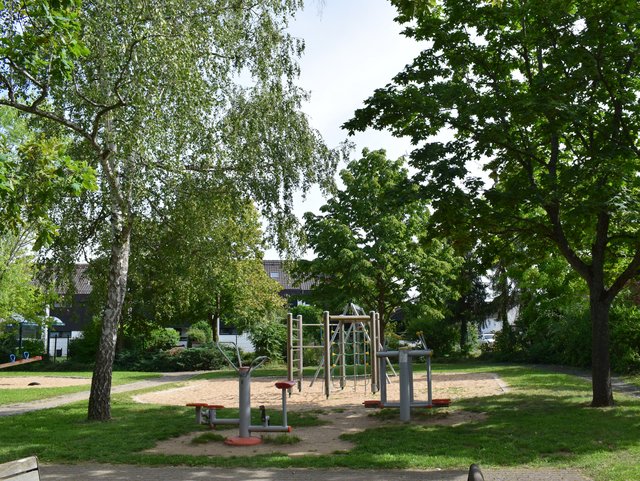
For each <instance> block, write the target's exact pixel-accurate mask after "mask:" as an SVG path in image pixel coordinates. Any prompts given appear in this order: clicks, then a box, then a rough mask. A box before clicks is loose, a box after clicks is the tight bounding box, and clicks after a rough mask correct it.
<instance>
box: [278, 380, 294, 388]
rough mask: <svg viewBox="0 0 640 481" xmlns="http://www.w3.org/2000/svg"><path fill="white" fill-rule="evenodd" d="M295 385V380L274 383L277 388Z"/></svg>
mask: <svg viewBox="0 0 640 481" xmlns="http://www.w3.org/2000/svg"><path fill="white" fill-rule="evenodd" d="M295 385H296V381H280V382H277V383H276V387H277V388H278V389H291V388H293V386H295Z"/></svg>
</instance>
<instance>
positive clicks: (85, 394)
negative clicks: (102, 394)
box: [0, 371, 202, 416]
mask: <svg viewBox="0 0 640 481" xmlns="http://www.w3.org/2000/svg"><path fill="white" fill-rule="evenodd" d="M197 374H202V371H199V372H171V373H164V374H162V376H161V377H158V378H154V379H148V380H146V381H138V382H132V383H129V384H122V385H120V386H114V387H112V388H111V393H112V394H115V393H120V392H127V391H137V390H139V389H147V388H150V387H155V386H159V385H161V384H167V383H172V382H181V381H187V380H189V379H190V378H192V377H193V376H195V375H197ZM87 399H89V391H81V392H76V393H72V394H64V395H62V396H56V397H53V398H49V399H42V400H39V401H32V402H28V403H21V404H7V405H5V406H0V416H15V415H16V414H24V413H28V412H31V411H39V410H42V409H50V408H56V407H59V406H63V405H65V404H70V403H73V402H76V401H85V400H87Z"/></svg>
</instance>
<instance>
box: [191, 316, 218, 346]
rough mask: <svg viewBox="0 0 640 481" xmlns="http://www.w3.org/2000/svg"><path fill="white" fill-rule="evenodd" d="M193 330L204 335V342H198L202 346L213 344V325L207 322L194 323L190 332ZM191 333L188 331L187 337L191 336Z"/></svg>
mask: <svg viewBox="0 0 640 481" xmlns="http://www.w3.org/2000/svg"><path fill="white" fill-rule="evenodd" d="M191 329H197V330H199V331H201V332H203V333H204V340H202V341H198V342H200V343H201V344H206V343H209V342H213V329H212V328H211V324H209V323H208V322H207V321H198V322H194V323H193V324H191V327H190V328H189V331H190V330H191ZM189 331H187V336H189ZM189 337H190V336H189Z"/></svg>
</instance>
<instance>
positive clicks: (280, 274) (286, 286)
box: [262, 260, 313, 291]
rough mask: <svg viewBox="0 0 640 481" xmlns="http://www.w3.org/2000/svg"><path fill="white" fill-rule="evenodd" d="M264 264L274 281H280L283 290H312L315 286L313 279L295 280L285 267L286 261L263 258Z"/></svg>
mask: <svg viewBox="0 0 640 481" xmlns="http://www.w3.org/2000/svg"><path fill="white" fill-rule="evenodd" d="M262 264H263V265H264V270H265V271H266V272H267V275H268V276H269V277H271V279H273V280H274V281H278V283H279V284H280V285H281V286H282V289H283V290H286V291H289V290H291V291H310V290H311V287H312V286H313V281H304V282H301V283H296V282H294V281H293V279H291V276H289V273H288V272H287V270H286V269H285V267H284V261H281V260H263V261H262Z"/></svg>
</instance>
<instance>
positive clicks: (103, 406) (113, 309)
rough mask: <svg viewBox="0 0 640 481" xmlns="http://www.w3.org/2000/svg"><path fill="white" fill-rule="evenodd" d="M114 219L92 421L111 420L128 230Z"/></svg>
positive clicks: (93, 386) (91, 401)
mask: <svg viewBox="0 0 640 481" xmlns="http://www.w3.org/2000/svg"><path fill="white" fill-rule="evenodd" d="M114 217H116V219H114V220H112V222H113V227H112V230H113V234H114V239H113V244H112V246H111V257H110V261H109V282H108V285H107V303H106V307H105V309H104V312H103V314H102V332H101V335H100V343H99V345H98V352H97V353H96V364H95V367H94V370H93V378H92V380H91V394H90V396H89V412H88V418H89V420H94V421H108V420H109V419H111V375H112V371H113V360H114V358H115V353H116V341H117V338H118V324H119V322H120V314H121V312H122V305H123V304H124V297H125V292H126V289H127V275H128V271H129V251H130V248H131V245H130V240H131V226H130V224H129V221H128V220H124V219H122V217H121V216H117V215H114Z"/></svg>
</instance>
